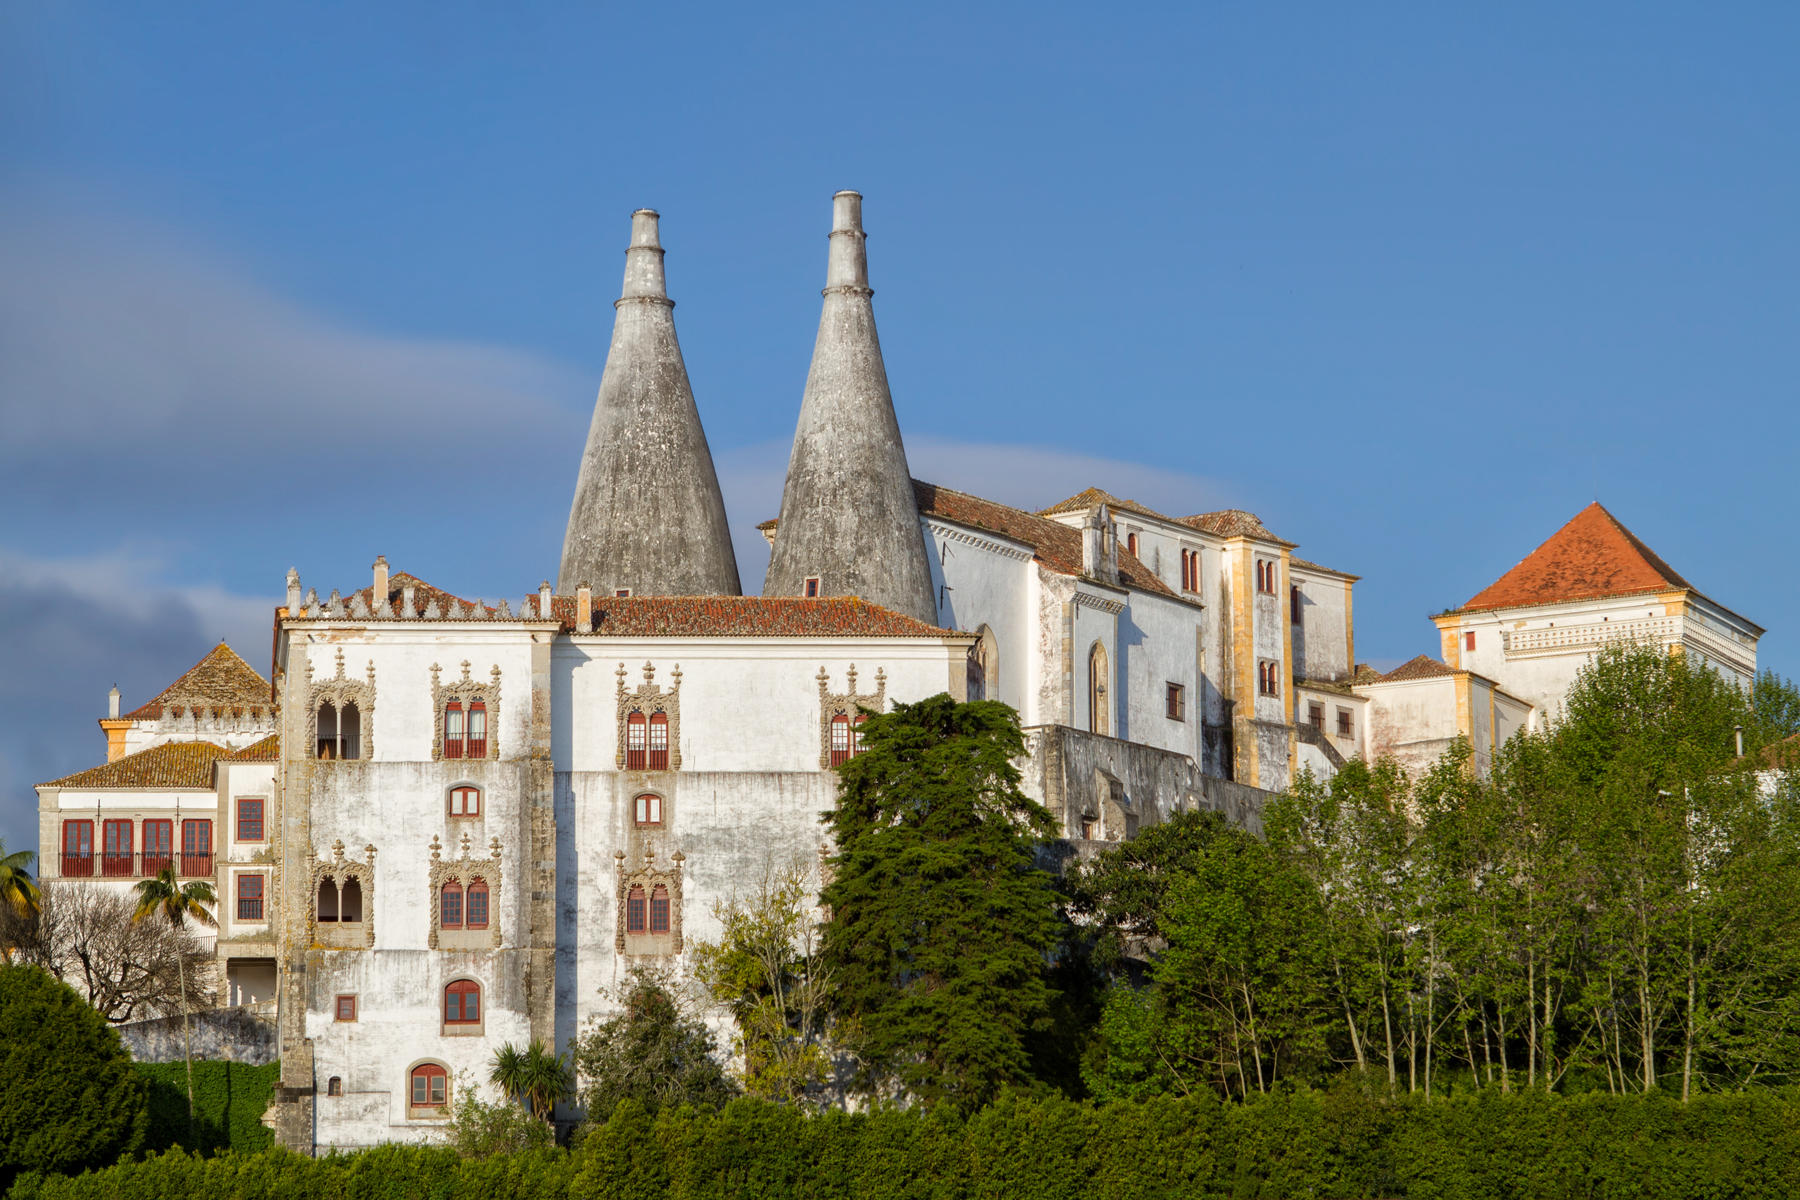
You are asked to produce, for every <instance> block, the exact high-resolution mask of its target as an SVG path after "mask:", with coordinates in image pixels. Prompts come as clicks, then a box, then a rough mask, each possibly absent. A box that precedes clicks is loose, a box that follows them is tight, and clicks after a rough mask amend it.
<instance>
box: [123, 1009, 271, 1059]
mask: <svg viewBox="0 0 1800 1200" xmlns="http://www.w3.org/2000/svg"><path fill="white" fill-rule="evenodd" d="M190 1021H191V1023H192V1027H193V1039H194V1057H195V1058H196V1059H210V1060H214V1061H220V1060H222V1061H226V1062H240V1063H246V1064H248V1065H250V1066H253V1067H262V1066H267V1065H268V1064H269V1063H272V1062H274V1061H275V1058H276V1040H275V1016H274V1013H273V1012H272V1011H270V1012H264V1011H260V1010H258V1009H253V1008H250V1007H239V1008H211V1009H205V1010H203V1011H201V1012H197V1013H194V1014H193V1015H192V1016H191V1017H190ZM114 1028H115V1029H116V1030H118V1034H119V1040H120V1041H122V1042H124V1043H125V1048H126V1049H127V1050H129V1051H130V1052H131V1057H133V1058H135V1059H137V1060H138V1061H139V1062H180V1061H182V1058H183V1055H184V1051H185V1047H186V1039H185V1038H184V1036H183V1033H182V1024H181V1018H180V1017H179V1016H173V1017H154V1018H152V1019H150V1020H148V1021H127V1022H126V1023H125V1024H123V1025H116V1026H114Z"/></svg>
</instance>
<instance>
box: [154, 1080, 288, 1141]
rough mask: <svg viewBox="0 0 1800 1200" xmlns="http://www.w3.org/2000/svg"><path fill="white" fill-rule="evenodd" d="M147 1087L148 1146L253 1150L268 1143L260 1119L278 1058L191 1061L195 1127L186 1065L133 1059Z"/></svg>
mask: <svg viewBox="0 0 1800 1200" xmlns="http://www.w3.org/2000/svg"><path fill="white" fill-rule="evenodd" d="M132 1065H133V1066H134V1067H135V1068H136V1069H137V1073H138V1074H139V1075H140V1076H142V1077H143V1080H144V1082H145V1083H146V1084H147V1085H149V1088H150V1130H149V1133H148V1135H147V1136H146V1137H145V1139H144V1145H145V1147H146V1148H147V1149H151V1150H168V1149H172V1148H174V1147H176V1146H182V1147H185V1148H187V1149H189V1150H199V1151H203V1152H206V1153H212V1152H215V1151H219V1150H239V1151H253V1150H261V1149H263V1148H265V1147H267V1146H269V1145H272V1144H273V1143H274V1140H275V1135H274V1133H273V1132H272V1131H271V1130H270V1129H269V1128H268V1126H266V1125H264V1124H263V1123H262V1118H263V1113H265V1112H267V1111H268V1108H269V1100H270V1099H271V1098H272V1097H273V1096H274V1094H275V1084H276V1082H277V1081H278V1080H279V1079H280V1078H281V1064H280V1063H270V1064H269V1065H268V1066H265V1067H252V1066H247V1065H246V1064H244V1063H235V1062H217V1061H210V1060H209V1061H204V1062H197V1063H195V1064H194V1128H193V1131H192V1134H191V1136H190V1133H189V1130H188V1096H187V1067H186V1066H185V1065H184V1064H182V1063H178V1062H175V1063H133V1064H132Z"/></svg>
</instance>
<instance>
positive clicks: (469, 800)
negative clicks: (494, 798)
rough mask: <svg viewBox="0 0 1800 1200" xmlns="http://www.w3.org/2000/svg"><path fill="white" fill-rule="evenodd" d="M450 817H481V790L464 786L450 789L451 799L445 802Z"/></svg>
mask: <svg viewBox="0 0 1800 1200" xmlns="http://www.w3.org/2000/svg"><path fill="white" fill-rule="evenodd" d="M445 804H446V805H447V806H448V811H449V815H450V816H453V817H479V816H480V815H481V789H480V788H478V787H471V786H468V785H463V786H459V787H453V788H451V789H450V795H449V798H448V799H447V800H446V801H445Z"/></svg>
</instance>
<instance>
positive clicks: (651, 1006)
mask: <svg viewBox="0 0 1800 1200" xmlns="http://www.w3.org/2000/svg"><path fill="white" fill-rule="evenodd" d="M619 1000H620V1002H621V1005H622V1011H620V1012H619V1013H617V1014H615V1015H613V1016H611V1017H608V1018H606V1019H605V1020H598V1019H596V1020H593V1021H591V1022H590V1024H589V1027H588V1029H587V1030H586V1031H585V1032H584V1033H582V1034H581V1035H580V1036H579V1037H577V1038H575V1039H574V1040H573V1041H572V1042H571V1043H570V1052H571V1053H570V1056H571V1058H572V1059H573V1060H574V1067H575V1074H576V1077H577V1079H579V1080H580V1081H581V1086H580V1097H581V1104H582V1107H583V1108H585V1109H586V1110H587V1120H588V1121H589V1122H590V1123H600V1122H604V1121H605V1120H606V1119H607V1117H608V1116H609V1115H611V1113H612V1111H613V1109H614V1108H616V1107H618V1105H619V1102H620V1101H622V1100H626V1099H633V1100H637V1101H638V1102H640V1103H641V1104H643V1106H644V1107H645V1108H646V1109H647V1110H649V1111H652V1112H654V1111H655V1110H657V1109H659V1108H663V1107H665V1106H668V1105H679V1104H698V1105H706V1106H710V1107H717V1106H718V1105H721V1104H724V1103H725V1102H726V1101H728V1100H730V1099H731V1098H732V1097H733V1096H735V1095H737V1090H738V1089H737V1087H736V1086H735V1085H734V1084H733V1083H732V1081H731V1078H730V1076H728V1075H726V1074H725V1070H724V1068H723V1067H722V1066H720V1064H719V1061H718V1059H717V1058H716V1057H715V1055H714V1050H715V1047H714V1044H713V1036H712V1034H711V1033H710V1032H709V1031H708V1030H707V1028H706V1025H705V1023H704V1022H703V1021H701V1020H700V1019H699V1018H698V1017H697V1016H696V1015H694V1013H693V1012H691V1011H690V1010H689V1009H688V1007H687V1006H686V1005H685V1004H684V1003H683V1002H682V1000H681V999H680V998H679V994H678V993H677V992H676V991H675V989H674V988H673V986H671V983H670V981H669V979H668V978H667V977H665V976H663V975H660V974H658V973H656V972H652V971H647V970H644V969H642V968H637V969H634V970H633V971H632V972H631V974H630V975H628V976H627V977H626V981H625V985H624V987H623V988H622V989H621V992H620V995H619Z"/></svg>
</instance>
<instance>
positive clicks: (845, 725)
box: [831, 713, 850, 767]
mask: <svg viewBox="0 0 1800 1200" xmlns="http://www.w3.org/2000/svg"><path fill="white" fill-rule="evenodd" d="M849 761H850V717H849V716H848V715H847V714H845V713H838V714H837V715H836V716H834V717H832V718H831V765H832V766H834V767H835V766H837V765H838V764H840V763H846V762H849Z"/></svg>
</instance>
